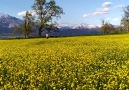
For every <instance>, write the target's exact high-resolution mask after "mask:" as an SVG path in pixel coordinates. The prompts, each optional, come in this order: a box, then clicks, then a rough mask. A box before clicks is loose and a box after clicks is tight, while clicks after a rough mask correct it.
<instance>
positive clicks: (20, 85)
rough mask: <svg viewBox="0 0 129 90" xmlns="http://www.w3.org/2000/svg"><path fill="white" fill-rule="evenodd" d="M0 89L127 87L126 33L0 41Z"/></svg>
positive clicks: (119, 89) (128, 50) (108, 89)
mask: <svg viewBox="0 0 129 90" xmlns="http://www.w3.org/2000/svg"><path fill="white" fill-rule="evenodd" d="M0 89H2V90H8V89H9V90H10V89H12V90H13V89H14V90H33V89H35V90H54V89H55V90H125V89H127V90H128V89H129V35H128V34H123V35H107V36H79V37H65V38H49V39H45V38H35V39H34V38H33V39H13V40H0Z"/></svg>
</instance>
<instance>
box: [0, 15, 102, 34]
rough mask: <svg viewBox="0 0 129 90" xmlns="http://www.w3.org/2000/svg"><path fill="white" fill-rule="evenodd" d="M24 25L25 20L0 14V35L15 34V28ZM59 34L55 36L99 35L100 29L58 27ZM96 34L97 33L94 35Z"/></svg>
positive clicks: (79, 26)
mask: <svg viewBox="0 0 129 90" xmlns="http://www.w3.org/2000/svg"><path fill="white" fill-rule="evenodd" d="M21 23H23V20H21V19H19V18H16V17H13V16H10V15H8V14H4V13H0V35H10V34H12V33H13V29H14V26H17V25H19V24H21ZM58 27H59V32H53V33H51V35H53V36H60V35H61V36H71V35H72V36H73V35H85V34H96V33H97V34H98V33H99V27H98V26H95V25H89V24H79V25H61V24H59V25H58ZM94 32H95V33H94Z"/></svg>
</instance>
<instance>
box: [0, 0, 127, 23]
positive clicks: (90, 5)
mask: <svg viewBox="0 0 129 90" xmlns="http://www.w3.org/2000/svg"><path fill="white" fill-rule="evenodd" d="M55 1H56V2H57V5H59V6H61V7H62V8H63V10H64V12H65V14H64V15H62V16H61V19H58V21H57V22H60V23H64V24H81V23H85V24H93V25H100V24H101V20H102V19H105V20H107V21H108V22H110V23H112V24H114V25H118V24H119V23H120V19H121V17H122V15H123V7H125V6H127V5H129V0H55ZM33 3H34V0H1V1H0V12H2V13H5V14H9V15H11V16H15V17H17V18H22V14H21V13H23V12H24V11H26V10H31V6H32V5H33ZM18 13H20V14H19V15H18Z"/></svg>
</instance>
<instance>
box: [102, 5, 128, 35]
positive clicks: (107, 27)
mask: <svg viewBox="0 0 129 90" xmlns="http://www.w3.org/2000/svg"><path fill="white" fill-rule="evenodd" d="M123 11H124V15H123V17H122V19H121V22H120V26H116V27H115V26H114V25H112V24H111V23H109V22H107V21H105V20H104V19H103V20H102V26H101V28H100V32H101V33H102V34H117V33H128V32H129V6H127V7H125V8H124V10H123Z"/></svg>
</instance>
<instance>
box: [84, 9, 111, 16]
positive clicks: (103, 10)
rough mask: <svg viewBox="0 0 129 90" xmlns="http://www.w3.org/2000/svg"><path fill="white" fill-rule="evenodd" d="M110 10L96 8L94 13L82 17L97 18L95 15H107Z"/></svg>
mask: <svg viewBox="0 0 129 90" xmlns="http://www.w3.org/2000/svg"><path fill="white" fill-rule="evenodd" d="M109 11H110V9H109V8H106V7H104V8H98V9H97V10H96V11H95V12H93V13H88V14H84V15H83V17H91V16H97V15H101V14H107V13H109Z"/></svg>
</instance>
